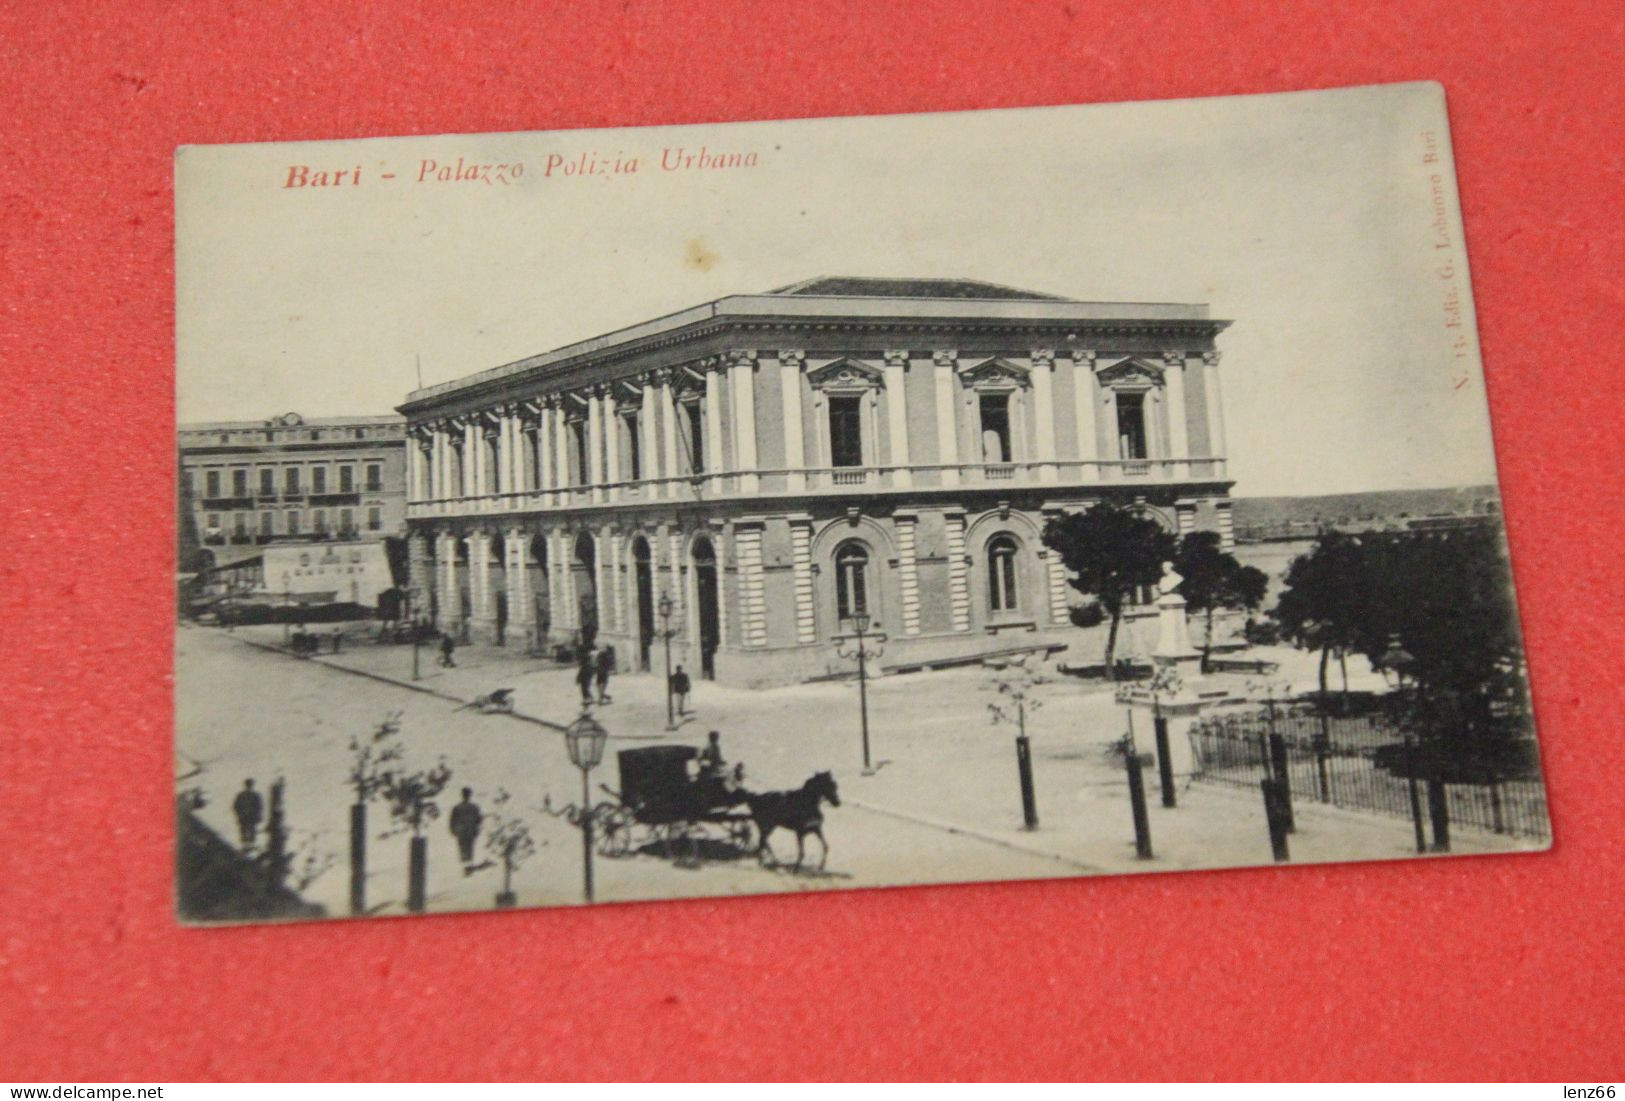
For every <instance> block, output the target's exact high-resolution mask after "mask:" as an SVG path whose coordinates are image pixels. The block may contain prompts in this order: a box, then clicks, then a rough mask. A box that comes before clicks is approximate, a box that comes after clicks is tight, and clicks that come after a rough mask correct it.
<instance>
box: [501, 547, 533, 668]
mask: <svg viewBox="0 0 1625 1101" xmlns="http://www.w3.org/2000/svg"><path fill="white" fill-rule="evenodd" d="M502 547H503V553H504V554H505V556H506V558H505V560H504V562H503V574H504V575H505V577H506V579H507V582H508V632H507V636H506V638H504V640H503V641H504V642H505V643H506V644H507V645H508V646H510V647H515V648H517V649H520V650H523V649H525V648H526V647H527V646H529V644H530V639H531V636H532V635H534V634H535V633H536V608H535V604H536V602H535V600H534V599H533V596H532V593H531V591H530V570H529V565H530V533H529V532H528V531H526V530H525V529H524V528H521V527H513V528H509V529H508V531H507V533H506V534H505V535H504V536H503V539H502Z"/></svg>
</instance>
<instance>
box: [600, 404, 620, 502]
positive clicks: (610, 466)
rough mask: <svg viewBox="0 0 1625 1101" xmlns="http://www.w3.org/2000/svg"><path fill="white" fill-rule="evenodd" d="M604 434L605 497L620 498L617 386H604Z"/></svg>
mask: <svg viewBox="0 0 1625 1101" xmlns="http://www.w3.org/2000/svg"><path fill="white" fill-rule="evenodd" d="M600 419H601V420H602V421H603V435H604V483H605V485H604V499H605V500H608V501H614V500H618V499H619V498H620V496H621V491H620V489H619V488H618V487H617V486H616V483H617V482H619V481H620V480H621V410H620V404H619V403H618V402H616V400H615V386H614V384H613V383H612V384H610V385H608V386H605V387H604V404H603V410H602V412H601V414H600Z"/></svg>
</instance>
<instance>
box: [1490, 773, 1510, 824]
mask: <svg viewBox="0 0 1625 1101" xmlns="http://www.w3.org/2000/svg"><path fill="white" fill-rule="evenodd" d="M1490 820H1491V822H1492V824H1493V826H1494V829H1495V832H1496V833H1505V832H1506V831H1507V824H1506V816H1505V814H1504V813H1503V812H1502V810H1501V781H1499V780H1494V779H1492V780H1491V781H1490Z"/></svg>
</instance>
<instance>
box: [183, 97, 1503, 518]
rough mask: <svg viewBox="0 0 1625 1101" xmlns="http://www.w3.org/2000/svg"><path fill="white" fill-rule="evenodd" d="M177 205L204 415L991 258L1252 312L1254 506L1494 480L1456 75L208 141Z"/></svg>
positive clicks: (194, 373) (369, 401)
mask: <svg viewBox="0 0 1625 1101" xmlns="http://www.w3.org/2000/svg"><path fill="white" fill-rule="evenodd" d="M702 150H703V151H704V152H705V153H706V154H708V155H711V156H715V155H717V154H719V153H720V154H737V155H738V157H739V158H740V159H743V158H745V157H746V156H747V155H751V154H753V155H754V158H753V159H754V163H752V164H750V165H748V166H740V167H728V168H701V167H698V166H697V163H698V159H699V155H700V153H701V151H702ZM685 155H687V156H691V157H693V158H694V160H693V161H691V162H689V163H690V165H691V167H686V168H683V167H679V168H672V169H669V170H668V169H667V168H664V167H663V158H664V163H665V164H673V163H679V162H680V158H681V157H683V156H685ZM583 158H585V159H586V164H587V167H588V168H589V169H591V168H593V167H596V168H598V169H599V171H597V172H592V171H586V172H581V171H577V172H573V173H567V172H566V167H567V166H572V165H580V164H581V163H582V160H583ZM617 160H619V162H620V165H621V167H622V168H624V167H625V166H626V165H627V164H628V163H629V162H630V161H633V160H635V161H636V162H637V170H636V171H635V172H624V171H619V172H618V171H614V167H615V163H616V161H617ZM426 162H430V166H429V167H426ZM459 165H460V166H461V168H462V170H463V171H462V173H461V175H462V176H463V177H464V178H462V179H455V178H446V179H442V178H440V177H441V176H442V175H444V176H447V177H453V176H456V175H457V174H458V171H457V170H458V168H459ZM476 165H483V166H488V167H487V168H486V170H485V171H484V172H483V174H482V173H480V172H478V171H475V172H472V173H471V172H470V171H468V170H469V168H470V166H476ZM499 165H502V166H507V167H506V168H505V169H501V170H499V169H497V168H496V167H495V166H499ZM515 165H518V166H522V167H520V169H519V171H518V172H517V173H516V172H515V171H514V167H513V166H515ZM301 167H303V168H304V169H305V171H304V173H303V174H301V172H300V168H301ZM357 170H359V182H357V180H356V175H355V174H356V172H357ZM340 171H342V172H344V173H345V175H344V176H343V177H342V181H341V182H339V183H338V184H337V185H332V184H331V183H329V184H327V185H324V186H314V184H315V182H316V180H317V179H318V178H319V177H318V173H325V174H326V178H327V179H328V180H329V181H331V180H332V178H333V176H334V175H335V174H336V173H338V172H340ZM385 173H392V174H393V178H392V179H390V178H385V175H384V174H385ZM290 180H292V181H294V182H295V183H298V182H299V181H301V180H303V181H304V183H305V185H304V186H288V184H289V183H290ZM176 204H177V221H176V227H177V228H176V235H177V242H176V266H177V368H176V375H177V411H178V416H179V419H180V420H181V421H182V422H183V423H184V422H192V421H209V420H262V419H265V418H268V417H270V416H273V415H275V414H278V413H282V412H287V411H290V410H294V411H298V412H300V413H302V414H304V415H306V416H338V415H346V414H375V413H386V412H389V411H390V410H392V409H393V408H394V407H395V406H396V405H398V404H400V402H401V401H402V400H404V397H405V395H406V393H407V392H408V391H409V390H411V389H414V388H415V387H416V386H417V384H418V378H419V371H420V370H421V378H422V381H423V383H425V384H430V385H432V384H434V383H437V382H444V381H448V380H451V379H454V378H458V377H461V376H464V375H468V374H472V373H474V372H476V371H481V370H485V369H487V368H490V367H495V366H498V365H500V364H503V363H507V362H510V361H512V360H515V359H519V358H522V357H524V356H528V355H533V354H536V353H539V352H544V351H548V350H551V349H553V348H556V347H558V346H560V345H563V344H568V343H571V342H574V341H577V340H582V339H586V338H589V337H592V336H596V335H599V334H601V333H604V332H608V331H610V330H613V329H616V328H619V327H621V326H624V325H629V324H633V323H636V322H639V321H643V320H647V319H649V318H653V317H657V316H660V315H662V314H666V313H670V312H673V311H675V310H679V309H683V308H685V307H688V306H692V305H696V304H699V303H702V302H707V301H711V300H713V299H716V298H720V297H723V296H725V295H729V294H750V293H758V292H761V291H765V290H769V289H771V288H774V287H779V286H784V285H787V284H790V283H796V282H800V281H802V280H804V279H808V278H811V277H813V276H818V275H865V276H914V277H940V278H966V279H979V280H987V281H991V282H995V283H1004V284H1008V285H1010V286H1015V287H1021V288H1025V289H1029V290H1036V291H1043V292H1046V293H1051V294H1059V295H1063V296H1065V297H1069V298H1077V299H1084V300H1090V301H1151V302H1205V303H1208V304H1209V306H1210V308H1211V310H1212V314H1213V316H1215V317H1219V318H1225V319H1229V320H1231V321H1233V322H1234V324H1233V325H1231V327H1230V328H1229V329H1227V330H1226V331H1225V332H1224V333H1223V334H1221V335H1220V337H1219V347H1220V348H1221V349H1222V351H1223V353H1224V356H1223V366H1222V374H1223V388H1224V405H1225V421H1226V428H1227V434H1228V438H1229V448H1230V460H1231V461H1230V475H1231V477H1233V478H1235V479H1236V483H1237V484H1236V486H1235V489H1234V492H1235V493H1236V494H1238V495H1245V496H1259V495H1273V494H1314V493H1341V492H1355V491H1361V490H1377V489H1403V488H1420V487H1430V486H1450V485H1468V484H1481V483H1490V482H1494V481H1495V466H1494V457H1493V453H1492V449H1491V443H1490V434H1489V420H1488V411H1487V407H1486V401H1485V394H1484V383H1483V372H1482V369H1481V366H1480V363H1479V358H1478V346H1477V340H1476V334H1475V332H1474V327H1473V321H1472V306H1471V292H1470V288H1469V285H1468V278H1467V265H1466V256H1465V251H1464V248H1463V243H1462V233H1461V225H1460V213H1459V208H1458V204H1457V200H1456V187H1455V177H1454V173H1453V171H1452V169H1451V165H1450V149H1449V136H1448V129H1447V125H1446V122H1445V114H1444V100H1443V94H1442V92H1441V91H1440V90H1439V89H1438V87H1437V86H1436V85H1432V84H1407V85H1387V86H1379V87H1372V88H1363V89H1344V90H1336V91H1329V92H1303V93H1291V94H1286V95H1274V96H1244V97H1228V98H1222V99H1205V100H1183V101H1164V102H1157V103H1141V104H1110V105H1097V106H1084V107H1049V108H1027V109H1018V110H1001V111H988V112H952V113H943V114H931V115H908V116H902V115H894V116H878V117H860V118H848V119H819V120H800V121H785V122H760V123H730V124H714V125H700V126H683V127H659V128H641V129H626V130H576V131H555V132H551V133H517V134H486V135H459V136H437V137H411V138H384V139H372V140H366V141H347V142H346V141H338V142H301V143H289V144H261V145H226V146H190V147H184V148H182V149H181V150H179V151H177V155H176Z"/></svg>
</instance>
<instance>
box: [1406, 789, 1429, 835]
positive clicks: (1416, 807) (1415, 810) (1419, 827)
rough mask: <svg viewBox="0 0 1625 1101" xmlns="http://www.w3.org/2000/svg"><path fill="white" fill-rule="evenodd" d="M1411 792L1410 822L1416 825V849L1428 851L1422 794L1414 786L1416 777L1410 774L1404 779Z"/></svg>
mask: <svg viewBox="0 0 1625 1101" xmlns="http://www.w3.org/2000/svg"><path fill="white" fill-rule="evenodd" d="M1405 782H1406V784H1407V786H1409V788H1410V792H1411V823H1412V824H1413V825H1414V826H1415V827H1416V851H1417V852H1419V853H1425V852H1427V851H1428V836H1427V830H1426V828H1425V827H1424V826H1423V824H1422V796H1421V794H1420V793H1419V792H1418V790H1417V787H1416V777H1415V776H1411V777H1409V778H1408V779H1407V780H1406V781H1405Z"/></svg>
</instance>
